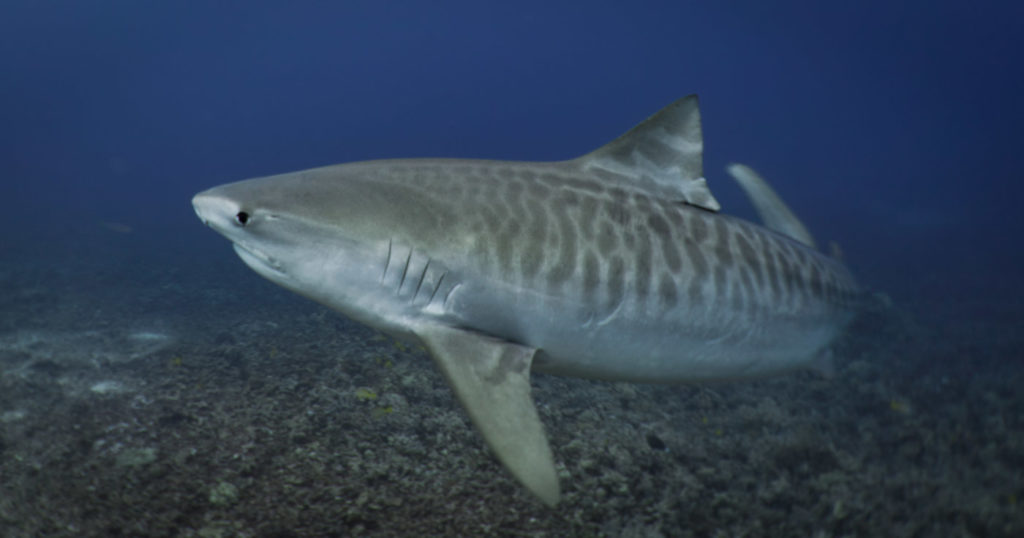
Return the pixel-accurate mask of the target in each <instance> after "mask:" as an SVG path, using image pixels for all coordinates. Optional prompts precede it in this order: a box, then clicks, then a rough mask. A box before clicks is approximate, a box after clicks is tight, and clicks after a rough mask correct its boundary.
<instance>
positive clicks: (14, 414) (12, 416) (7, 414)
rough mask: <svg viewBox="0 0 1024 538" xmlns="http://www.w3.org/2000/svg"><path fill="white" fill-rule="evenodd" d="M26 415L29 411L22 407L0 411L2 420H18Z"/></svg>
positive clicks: (5, 421) (0, 419)
mask: <svg viewBox="0 0 1024 538" xmlns="http://www.w3.org/2000/svg"><path fill="white" fill-rule="evenodd" d="M26 415H28V413H26V412H25V411H23V410H21V409H15V410H13V411H4V412H3V413H0V422H3V423H7V422H17V421H19V420H21V419H23V418H25V416H26Z"/></svg>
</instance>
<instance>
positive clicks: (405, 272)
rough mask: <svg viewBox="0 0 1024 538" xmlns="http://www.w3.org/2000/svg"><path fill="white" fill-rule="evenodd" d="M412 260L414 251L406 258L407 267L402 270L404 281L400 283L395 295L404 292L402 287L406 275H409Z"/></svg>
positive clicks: (410, 250)
mask: <svg viewBox="0 0 1024 538" xmlns="http://www.w3.org/2000/svg"><path fill="white" fill-rule="evenodd" d="M411 260H412V249H411V248H410V249H409V254H408V255H407V256H406V257H405V267H404V268H403V269H402V279H401V280H400V281H398V289H396V290H395V295H398V294H399V293H401V292H402V285H403V284H405V275H407V274H408V273H409V262H410V261H411Z"/></svg>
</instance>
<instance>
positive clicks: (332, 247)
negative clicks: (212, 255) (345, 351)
mask: <svg viewBox="0 0 1024 538" xmlns="http://www.w3.org/2000/svg"><path fill="white" fill-rule="evenodd" d="M386 172H387V167H386V166H384V165H376V166H374V165H370V166H368V165H365V164H359V165H341V166H333V167H327V168H319V169H313V170H307V171H302V172H295V173H290V174H282V175H277V176H269V177H263V178H257V179H250V180H246V181H240V182H237V183H230V184H227V185H222V186H219V187H215V188H213V189H210V190H207V191H203V192H201V193H199V194H197V195H195V197H194V198H193V199H192V206H193V207H194V208H195V211H196V214H197V215H198V216H199V218H200V220H202V221H203V223H205V224H206V225H208V226H210V227H211V228H213V229H214V230H216V231H217V232H219V233H220V234H221V235H223V236H224V237H227V238H228V239H229V240H230V241H231V242H232V243H234V247H235V251H236V252H237V253H238V255H239V257H241V258H242V260H243V261H244V262H245V263H246V264H247V265H249V267H251V268H252V269H253V270H255V271H256V272H257V273H259V274H260V275H262V276H264V277H266V278H267V279H269V280H271V281H273V282H275V283H277V284H279V285H281V286H284V287H285V288H288V289H290V290H292V291H295V292H297V293H299V294H301V295H304V296H306V297H309V298H311V299H314V300H316V301H318V302H321V303H324V304H327V305H329V306H332V307H334V308H337V309H339V310H341V311H342V312H344V313H345V314H347V315H349V316H350V317H352V318H354V319H357V320H359V321H362V322H364V323H368V324H371V325H374V326H378V327H381V319H379V317H380V316H381V315H382V314H387V315H388V316H392V315H394V314H396V312H395V311H394V308H395V307H398V306H401V305H390V304H384V303H386V301H384V302H383V303H382V301H383V300H384V296H387V295H388V294H387V293H382V292H381V284H382V281H383V280H384V279H383V277H384V273H385V272H386V268H387V266H388V265H389V262H391V263H393V260H389V258H391V257H392V253H391V252H390V251H391V248H392V243H393V242H394V241H400V242H404V243H409V241H410V238H411V237H412V236H420V237H422V236H423V235H424V232H425V231H426V230H428V229H430V228H435V227H436V226H438V225H439V222H438V216H439V215H442V214H444V210H443V208H439V207H432V206H431V203H430V201H429V200H425V199H423V197H422V196H419V197H418V196H417V193H416V192H414V190H413V189H409V188H407V187H402V186H400V185H395V184H393V183H389V182H387V181H386V180H385V181H382V177H383V175H386ZM391 295H394V294H391ZM381 328H384V329H387V327H381Z"/></svg>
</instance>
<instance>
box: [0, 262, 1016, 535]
mask: <svg viewBox="0 0 1024 538" xmlns="http://www.w3.org/2000/svg"><path fill="white" fill-rule="evenodd" d="M193 261H194V262H195V263H192V264H191V265H192V266H200V268H201V269H202V270H196V271H193V272H189V273H184V272H182V270H181V269H175V268H174V267H175V264H174V263H156V264H154V267H156V268H155V269H154V268H149V269H143V268H140V267H133V266H131V265H130V264H128V263H121V264H119V265H117V266H107V265H103V264H99V265H92V266H89V265H87V264H83V265H71V264H67V263H53V262H49V263H43V262H38V263H35V264H33V263H29V262H27V261H24V260H22V259H21V258H12V259H11V261H8V262H4V263H3V264H2V265H0V536H4V537H12V538H13V537H21V536H202V537H217V536H254V537H264V536H278V537H285V536H413V535H419V536H440V535H451V536H551V537H561V536H624V537H630V536H632V537H639V536H645V537H646V536H820V537H826V536H927V537H932V536H1024V506H1022V501H1024V428H1022V420H1024V418H1022V417H1024V396H1022V393H1021V390H1020V389H1021V387H1022V386H1024V383H1022V375H1021V372H1022V370H1021V359H1020V356H1019V355H1020V353H1021V350H1022V349H1024V323H1022V321H1021V316H1020V311H1021V309H1020V307H1021V305H1020V304H1002V305H996V306H993V305H991V304H988V303H984V304H949V300H948V299H946V302H945V303H936V304H937V305H938V306H935V307H934V308H932V310H935V311H937V310H943V309H945V310H944V311H943V312H933V313H934V314H935V315H932V316H929V319H928V320H927V321H922V320H921V319H920V317H921V316H920V315H911V314H907V313H906V312H907V311H909V309H908V308H905V307H903V306H901V305H899V304H896V305H894V306H892V307H891V308H888V309H878V310H875V311H872V312H870V313H868V314H865V315H864V316H862V317H861V318H860V319H858V320H857V321H856V322H855V324H854V325H853V327H852V328H851V331H850V334H849V335H848V336H847V337H846V338H845V339H844V340H843V341H841V342H839V344H838V347H837V356H838V364H837V366H838V373H837V375H836V376H835V377H834V378H833V379H824V378H822V377H819V376H817V375H815V374H812V373H800V374H794V375H789V376H785V377H779V378H774V379H769V380H763V381H757V382H742V383H735V384H727V385H718V386H713V387H688V386H645V385H633V384H626V383H603V382H593V381H586V380H578V379H568V378H558V377H551V376H544V375H536V376H535V377H534V387H535V390H534V398H535V400H536V402H537V405H538V407H539V409H540V414H541V418H542V420H543V421H544V423H545V425H546V427H547V430H548V432H549V434H550V438H551V444H552V448H553V449H554V453H555V457H556V460H557V462H558V466H559V470H560V472H561V475H562V480H561V482H562V488H563V500H562V503H561V504H560V505H559V506H558V507H557V508H556V509H548V508H545V507H544V506H542V505H541V504H539V503H538V502H535V501H534V500H533V499H532V498H531V497H530V496H529V495H528V494H527V493H526V492H524V491H523V490H522V489H521V488H520V487H519V486H518V485H517V484H516V483H515V482H514V481H513V480H512V479H511V478H510V477H509V475H508V474H507V473H506V472H505V471H504V470H503V469H502V468H501V466H500V465H499V464H498V462H497V461H496V460H495V459H494V458H493V457H492V456H491V455H490V454H489V453H488V449H487V448H486V447H485V446H484V443H483V441H482V439H481V437H480V436H479V435H477V433H476V432H475V431H474V430H473V428H472V426H471V425H470V423H469V420H468V418H467V417H466V415H465V413H464V412H463V411H462V410H461V409H460V408H459V406H458V405H457V403H456V402H455V400H454V398H453V396H452V394H451V392H450V391H449V390H448V388H447V387H446V386H445V383H444V381H443V379H442V378H441V376H440V374H439V373H438V372H437V371H436V370H435V368H434V367H433V365H432V363H431V360H430V359H429V358H428V357H427V356H426V355H425V354H424V353H423V352H422V351H420V350H417V349H410V348H408V347H406V346H403V345H401V344H397V343H394V342H393V341H392V340H390V339H388V338H385V337H383V336H381V335H379V334H377V333H375V332H373V331H372V330H369V329H366V328H363V327H360V326H356V325H354V324H352V323H351V322H348V321H346V320H344V319H343V318H341V317H339V316H337V315H335V314H333V313H331V312H329V311H327V310H326V309H324V308H322V307H319V306H317V305H315V304H313V303H310V302H307V301H305V300H302V299H300V298H297V297H292V296H290V295H288V294H287V292H285V291H283V290H280V289H278V288H276V287H274V286H273V285H272V284H270V283H266V282H263V281H261V280H260V279H259V278H258V277H257V276H255V275H252V274H250V273H249V272H248V271H247V270H246V269H245V268H244V267H242V265H241V263H236V264H235V265H232V266H230V268H229V267H228V266H223V267H221V266H217V267H212V266H211V267H206V268H205V269H203V268H202V267H201V265H200V264H199V262H198V261H197V260H193ZM182 265H184V264H182ZM140 275H142V276H140ZM915 306H916V307H917V309H918V311H929V309H930V306H929V305H920V304H919V305H915Z"/></svg>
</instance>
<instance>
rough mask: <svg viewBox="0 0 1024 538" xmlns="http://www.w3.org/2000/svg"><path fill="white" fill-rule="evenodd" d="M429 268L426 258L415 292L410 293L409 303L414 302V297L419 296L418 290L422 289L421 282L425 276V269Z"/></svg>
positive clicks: (428, 261) (428, 259) (428, 260)
mask: <svg viewBox="0 0 1024 538" xmlns="http://www.w3.org/2000/svg"><path fill="white" fill-rule="evenodd" d="M429 267H430V258H427V263H426V264H424V265H423V272H422V273H420V280H419V282H418V283H417V284H416V291H414V292H412V299H410V300H409V302H410V303H411V302H413V301H415V300H416V297H417V296H418V295H419V294H420V288H422V287H423V280H424V279H425V278H426V276H427V268H429Z"/></svg>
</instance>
